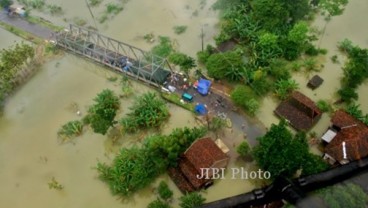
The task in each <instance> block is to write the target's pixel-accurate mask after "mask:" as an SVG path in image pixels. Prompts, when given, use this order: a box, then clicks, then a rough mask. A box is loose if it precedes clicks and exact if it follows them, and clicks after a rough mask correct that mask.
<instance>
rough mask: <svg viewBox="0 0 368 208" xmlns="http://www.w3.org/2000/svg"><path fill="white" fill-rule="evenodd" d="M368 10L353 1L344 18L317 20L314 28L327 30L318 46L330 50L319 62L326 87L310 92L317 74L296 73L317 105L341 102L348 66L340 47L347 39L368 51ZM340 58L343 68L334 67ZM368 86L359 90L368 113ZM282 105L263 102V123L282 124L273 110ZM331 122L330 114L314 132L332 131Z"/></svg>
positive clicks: (367, 6) (367, 5)
mask: <svg viewBox="0 0 368 208" xmlns="http://www.w3.org/2000/svg"><path fill="white" fill-rule="evenodd" d="M367 9H368V1H366V0H354V1H349V4H348V5H347V7H346V10H345V11H344V13H343V15H341V16H337V17H333V18H332V20H331V21H329V22H326V21H325V20H324V17H317V19H316V20H315V22H314V23H313V26H315V27H317V28H318V29H319V30H321V31H323V30H325V32H324V34H323V33H322V34H323V35H322V34H321V36H320V37H319V38H320V40H319V41H318V42H317V45H319V46H320V47H321V48H325V49H327V50H328V53H327V55H326V58H325V59H323V58H320V59H319V61H320V63H321V64H323V65H324V68H323V70H322V71H321V72H319V73H318V74H319V75H320V76H321V77H322V78H323V79H324V82H323V84H322V85H321V86H320V87H319V88H317V89H316V90H314V91H312V90H311V89H309V88H307V87H306V85H307V82H308V80H309V79H310V78H311V77H312V76H313V75H314V74H315V73H311V74H304V73H296V74H294V75H293V78H294V79H295V80H296V81H297V82H298V83H299V87H300V91H301V92H303V93H304V94H305V95H307V96H308V97H310V98H311V99H312V100H314V101H318V100H319V99H324V100H327V101H329V102H330V103H333V102H335V101H336V100H337V96H336V94H335V93H336V91H337V90H338V89H339V88H340V78H341V77H342V76H343V74H342V70H341V67H342V66H343V63H344V56H343V55H342V54H340V53H339V52H338V50H337V47H336V45H337V43H338V42H339V41H342V40H343V39H345V38H348V39H350V40H351V41H352V42H353V43H354V44H357V45H359V46H360V47H363V48H368V37H367V35H366V34H367V33H368V22H367V21H365V19H366V11H367ZM333 55H338V57H339V61H340V64H334V63H332V62H331V60H330V57H331V56H333ZM367 91H368V82H367V81H366V82H365V83H364V84H362V85H361V86H360V87H359V88H358V91H357V92H358V93H359V100H358V102H357V103H359V104H360V106H361V108H362V110H363V111H364V112H365V113H368V97H367V96H366V95H367V93H366V92H367ZM277 105H278V101H277V100H274V99H272V98H265V99H264V100H263V106H262V109H261V111H260V113H259V114H258V116H259V118H260V120H261V121H262V122H263V123H264V124H265V125H266V126H269V125H270V124H272V123H275V122H278V119H277V118H276V117H275V116H274V114H273V110H274V109H275V108H276V107H277ZM329 123H330V121H329V116H328V115H327V114H325V115H323V116H322V119H321V120H320V121H319V122H318V124H317V125H316V126H315V127H314V128H313V129H312V130H311V131H315V132H316V133H317V134H318V135H320V136H321V135H322V133H323V132H324V131H325V130H326V128H327V127H328V125H329Z"/></svg>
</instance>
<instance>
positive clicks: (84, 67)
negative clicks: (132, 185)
mask: <svg viewBox="0 0 368 208" xmlns="http://www.w3.org/2000/svg"><path fill="white" fill-rule="evenodd" d="M50 2H52V1H50ZM213 2H214V1H213V0H211V1H209V0H208V1H207V3H206V6H205V7H204V8H203V9H200V8H199V3H198V2H197V1H194V0H191V1H180V2H179V1H168V0H160V1H150V2H147V1H142V0H135V1H129V3H127V4H126V7H125V9H124V11H123V12H121V13H120V14H119V15H118V16H116V17H115V18H114V19H112V20H111V21H109V23H108V24H102V25H99V26H98V28H99V29H100V28H101V29H100V30H101V31H103V34H105V35H108V36H111V37H114V38H116V39H118V40H121V41H124V42H127V43H129V44H132V45H135V46H138V47H141V48H143V49H146V50H148V49H149V48H150V47H152V44H149V43H147V42H146V41H145V40H143V38H142V37H143V35H145V34H147V33H151V32H152V33H154V34H155V35H156V37H157V36H158V35H164V36H170V37H171V38H172V39H174V40H175V43H176V47H177V49H180V51H182V52H185V53H188V54H191V55H193V56H194V55H195V53H196V52H197V51H198V50H200V48H201V38H200V33H201V27H202V26H203V31H204V34H205V36H204V43H205V44H208V43H213V40H212V38H213V35H214V34H215V33H216V31H217V29H216V27H215V24H216V22H217V14H216V13H215V12H214V11H212V10H210V9H209V8H210V6H211V4H212V3H213ZM104 3H105V2H104ZM61 4H62V6H63V7H64V6H65V7H67V8H68V9H67V13H66V15H65V16H67V17H69V18H71V17H74V16H79V17H80V18H88V17H89V13H88V11H87V10H86V11H84V10H83V8H85V5H84V3H83V2H80V1H78V2H75V1H70V0H68V1H63V2H61ZM195 10H198V14H195V15H193V12H195ZM36 13H37V12H33V14H36ZM44 18H45V19H50V20H51V21H53V22H56V23H60V24H63V23H64V24H65V22H63V21H62V20H61V18H60V17H59V18H55V17H50V16H48V15H46V16H45V15H44ZM175 25H186V26H188V28H187V31H186V32H185V33H183V34H181V35H176V34H174V32H173V27H174V26H175ZM2 34H3V33H2ZM4 34H6V32H4ZM2 37H3V35H2ZM4 37H5V35H4ZM6 38H8V39H9V40H11V39H12V38H14V39H15V40H19V39H17V38H16V37H14V36H12V35H9V34H6ZM6 42H7V43H8V42H11V41H6ZM1 44H3V43H1ZM7 46H8V45H7V44H4V45H1V47H7ZM111 76H115V74H114V73H112V72H110V71H108V70H106V69H104V68H102V67H100V66H98V65H96V64H94V63H92V62H88V61H85V60H84V59H81V58H79V57H77V56H74V55H65V56H64V57H61V58H58V59H55V60H52V61H49V62H47V63H46V64H45V65H44V66H42V69H41V70H40V71H39V72H38V73H37V74H36V75H35V76H34V77H33V78H32V79H31V80H30V81H29V82H28V83H26V84H25V85H24V86H23V87H21V88H20V89H19V90H18V91H17V92H16V93H15V94H14V96H12V97H11V98H10V99H9V101H8V102H7V105H6V108H5V113H4V116H3V117H2V118H0V158H2V159H1V160H0V164H1V166H2V170H1V171H0V182H1V184H2V188H1V189H0V201H1V204H2V206H4V207H25V206H27V207H68V208H69V207H70V208H72V207H76V208H77V207H78V208H79V207H87V206H88V207H117V206H120V207H138V208H141V207H146V206H147V204H148V203H149V202H150V201H153V200H154V199H155V198H156V195H155V194H153V189H154V187H155V186H157V184H158V183H159V181H160V180H165V181H167V182H168V184H169V185H170V187H171V189H172V190H173V191H174V198H175V199H174V201H173V206H174V207H178V200H177V198H178V197H180V196H181V194H180V192H179V190H178V189H177V188H176V186H175V185H174V184H173V182H172V181H171V180H170V179H169V177H168V176H167V175H166V174H164V175H162V176H161V177H159V178H158V179H157V180H156V181H155V183H153V184H152V185H151V186H149V187H147V188H146V189H143V190H141V191H139V192H138V193H136V194H135V195H133V197H131V198H129V199H126V200H121V199H120V198H119V197H116V196H113V195H111V193H110V191H109V189H108V187H107V185H106V184H104V183H103V182H101V181H100V180H99V179H98V178H97V176H98V174H97V171H96V170H94V169H93V168H94V167H95V165H96V163H97V161H105V162H110V161H111V160H112V158H113V157H114V154H115V153H116V152H117V151H118V150H119V148H121V147H123V146H131V145H132V144H135V143H137V142H139V139H137V138H133V137H129V136H124V137H123V138H122V139H120V140H119V142H118V143H113V142H112V140H111V139H109V138H107V136H102V135H97V134H94V133H92V131H91V130H90V129H88V130H86V132H84V134H83V135H82V136H81V137H78V138H77V139H76V140H75V141H74V142H73V143H67V144H60V143H59V142H58V140H57V137H56V132H57V130H58V129H59V127H60V126H61V125H62V124H64V123H65V122H67V121H70V120H73V119H79V117H78V116H77V115H76V114H75V113H73V112H72V111H71V110H70V109H71V108H70V106H71V105H72V104H73V103H76V104H77V105H78V106H79V108H80V110H81V112H82V114H83V113H85V111H86V109H87V107H88V105H90V104H91V103H92V98H93V97H94V96H95V95H96V94H97V93H98V92H100V91H101V90H102V89H104V88H109V89H112V90H114V91H115V92H117V93H118V92H119V86H118V84H117V83H113V82H109V81H107V78H108V77H111ZM134 87H135V92H136V94H141V93H143V92H146V91H152V89H151V88H148V87H146V86H145V85H142V84H140V83H134ZM131 103H132V99H126V100H122V105H121V107H122V110H121V112H119V116H118V117H121V116H122V115H124V113H126V112H127V111H128V106H129V105H131ZM169 108H170V113H171V117H170V119H169V121H168V123H167V124H166V125H165V126H164V129H163V132H164V133H169V132H170V131H171V130H172V129H173V128H176V127H184V126H188V127H193V126H197V125H198V124H197V123H196V121H195V119H194V117H193V114H192V113H190V112H188V111H186V110H183V109H182V108H179V107H177V106H175V105H171V104H169ZM225 131H226V132H227V134H226V135H225V134H221V135H220V136H221V138H222V139H223V140H224V142H225V143H226V144H227V145H228V146H229V147H231V148H232V147H234V146H235V145H237V144H239V143H240V142H241V141H242V140H243V133H242V132H241V130H237V129H234V130H232V131H230V130H229V129H227V130H225ZM139 137H140V138H141V136H139ZM231 155H232V156H233V157H232V159H231V161H230V164H229V167H244V168H245V170H255V169H256V167H255V166H254V164H252V163H245V162H244V161H243V160H239V159H238V158H237V155H236V154H235V153H234V152H231ZM52 178H55V179H56V181H58V182H59V183H60V184H61V185H63V186H64V189H63V190H62V191H57V190H53V189H49V187H48V183H49V182H50V181H51V180H52ZM257 185H259V181H255V180H251V179H249V180H246V179H240V178H237V179H235V180H232V179H231V172H230V171H228V172H227V173H226V179H225V180H221V181H216V185H215V186H213V187H212V188H210V189H208V190H206V191H205V192H204V193H203V194H204V196H205V198H206V199H207V201H213V200H217V199H221V198H224V197H229V196H232V195H237V194H240V193H244V192H247V191H250V190H252V189H253V188H254V187H255V186H257Z"/></svg>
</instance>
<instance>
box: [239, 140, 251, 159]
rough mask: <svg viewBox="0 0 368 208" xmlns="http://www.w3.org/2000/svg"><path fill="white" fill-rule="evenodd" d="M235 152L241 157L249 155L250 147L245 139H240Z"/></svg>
mask: <svg viewBox="0 0 368 208" xmlns="http://www.w3.org/2000/svg"><path fill="white" fill-rule="evenodd" d="M236 152H237V153H238V154H239V155H240V156H241V157H246V156H248V155H249V153H250V147H249V144H248V142H246V141H242V142H241V143H240V144H239V146H238V147H237V148H236Z"/></svg>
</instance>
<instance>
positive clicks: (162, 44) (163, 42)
mask: <svg viewBox="0 0 368 208" xmlns="http://www.w3.org/2000/svg"><path fill="white" fill-rule="evenodd" d="M173 51H174V48H173V46H172V43H171V40H170V38H169V37H164V36H159V44H158V45H156V46H154V47H153V48H152V49H151V53H152V54H153V55H155V56H159V57H163V58H166V57H168V56H169V54H170V53H172V52H173Z"/></svg>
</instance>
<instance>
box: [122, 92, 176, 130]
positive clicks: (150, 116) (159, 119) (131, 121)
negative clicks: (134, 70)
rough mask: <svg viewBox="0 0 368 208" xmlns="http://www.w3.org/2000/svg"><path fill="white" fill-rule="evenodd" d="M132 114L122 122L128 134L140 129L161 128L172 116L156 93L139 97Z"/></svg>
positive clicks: (131, 111) (131, 110)
mask: <svg viewBox="0 0 368 208" xmlns="http://www.w3.org/2000/svg"><path fill="white" fill-rule="evenodd" d="M129 109H130V112H129V113H128V114H127V115H126V117H124V118H123V119H122V120H121V122H120V123H121V125H122V126H123V128H124V130H125V131H126V132H131V133H132V132H136V131H138V130H139V129H145V128H152V127H155V128H157V127H160V126H161V124H162V123H163V122H164V121H166V120H167V119H168V118H169V116H170V114H169V110H168V108H167V106H166V104H165V102H164V101H163V100H161V99H159V98H158V97H157V96H156V94H155V93H150V92H149V93H145V94H143V95H141V96H139V97H137V98H136V99H135V101H134V104H133V106H132V107H130V108H129Z"/></svg>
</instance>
